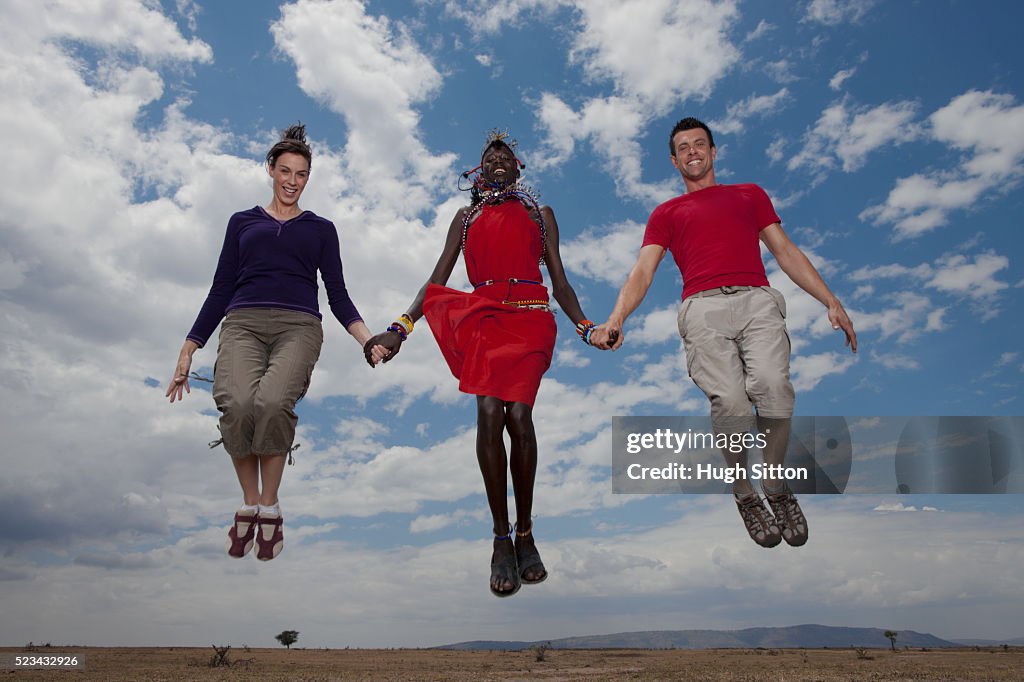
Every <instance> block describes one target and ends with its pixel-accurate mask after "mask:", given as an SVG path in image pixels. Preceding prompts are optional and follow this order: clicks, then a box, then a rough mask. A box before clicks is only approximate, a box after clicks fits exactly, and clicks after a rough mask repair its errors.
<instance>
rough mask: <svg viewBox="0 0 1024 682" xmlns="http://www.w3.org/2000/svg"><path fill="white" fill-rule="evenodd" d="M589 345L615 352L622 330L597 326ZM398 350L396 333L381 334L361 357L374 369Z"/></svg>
mask: <svg viewBox="0 0 1024 682" xmlns="http://www.w3.org/2000/svg"><path fill="white" fill-rule="evenodd" d="M590 345H591V346H594V347H595V348H599V349H600V350H609V349H610V350H616V349H618V348H619V347H620V346H621V345H622V330H621V329H620V328H619V327H617V326H610V325H609V324H608V323H607V322H606V323H605V324H601V325H598V326H596V327H594V330H593V331H592V332H590ZM400 350H402V337H401V335H400V334H398V332H381V333H380V334H377V335H376V336H372V337H370V338H369V339H368V340H367V341H366V343H364V344H363V357H364V358H366V364H368V365H369V366H370V367H376V366H377V365H378V364H380V363H388V362H391V360H392V359H394V357H395V356H396V355H398V352H399V351H400Z"/></svg>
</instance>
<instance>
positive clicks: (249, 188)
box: [0, 0, 1024, 646]
mask: <svg viewBox="0 0 1024 682" xmlns="http://www.w3.org/2000/svg"><path fill="white" fill-rule="evenodd" d="M467 6H469V4H467V3H456V2H444V1H441V0H436V1H433V2H418V3H400V2H369V3H360V2H356V1H354V0H339V1H335V2H310V1H306V0H302V1H299V2H294V3H286V4H279V3H270V2H261V3H242V2H223V3H200V2H193V1H191V0H176V1H171V0H166V1H164V2H162V3H161V2H137V3H133V2H127V1H120V2H118V1H114V0H107V1H103V0H92V1H89V2H71V1H70V0H68V1H66V2H52V3H47V4H45V5H39V4H38V3H34V2H30V1H29V0H21V1H13V2H7V3H4V7H3V9H0V38H2V40H0V84H2V85H3V88H4V92H5V98H4V100H3V102H2V103H0V138H2V140H3V143H4V144H3V148H4V149H6V150H7V157H6V163H7V164H8V166H7V171H8V173H7V179H8V181H7V182H4V183H0V201H2V205H3V206H4V207H5V209H6V210H5V211H4V217H3V218H0V221H2V225H3V229H2V231H0V311H2V315H0V319H2V320H3V329H4V332H5V333H4V335H3V338H4V341H3V345H4V352H3V353H2V354H0V368H2V371H0V386H2V388H3V391H4V394H5V398H4V405H5V409H4V410H2V411H0V424H2V426H3V432H4V434H5V436H6V441H7V447H5V448H4V451H3V453H2V454H0V458H2V461H3V463H4V467H5V476H4V477H3V478H2V480H0V510H2V511H3V514H4V518H5V522H4V523H3V524H0V527H2V528H3V530H2V531H0V546H2V552H0V555H2V558H0V581H2V582H3V590H2V591H0V610H2V612H3V613H4V618H3V619H2V622H0V644H7V645H17V644H23V643H25V642H27V641H29V640H32V641H51V642H54V643H57V642H61V643H64V642H67V643H80V644H107V645H114V644H122V645H144V644H153V645H180V644H199V645H205V644H208V643H209V642H211V641H216V642H230V643H234V644H242V643H248V644H249V645H252V646H260V645H264V646H270V645H273V644H274V642H273V635H274V634H276V633H277V632H280V631H281V630H282V629H296V630H299V631H300V632H302V640H301V643H302V644H305V645H307V646H347V645H351V646H429V645H436V644H442V643H447V642H452V641H459V640H465V639H477V638H480V639H543V638H554V637H561V636H571V635H585V634H599V633H607V632H616V631H624V630H639V629H674V628H741V627H749V626H761V625H792V624H799V623H806V622H815V623H824V624H831V625H853V626H873V627H887V628H893V629H897V630H899V629H915V630H919V631H930V632H933V633H934V634H937V635H939V636H944V637H992V638H999V637H1014V636H1021V635H1022V634H1024V633H1022V632H1021V631H1020V626H1019V613H1020V610H1021V607H1022V602H1021V595H1022V594H1024V578H1022V577H1021V575H1020V572H1019V571H1014V570H1012V568H1013V567H1015V566H1019V565H1021V563H1022V560H1024V532H1022V530H1021V527H1022V524H1021V523H1020V520H1021V516H1022V512H1024V502H1022V499H1021V497H1020V496H1018V495H1006V496H996V495H992V496H952V495H947V496H939V495H935V496H913V497H902V498H901V497H897V496H895V495H888V496H887V495H847V496H842V497H839V498H835V497H824V496H822V497H817V498H813V499H812V498H806V499H805V500H804V502H805V504H804V506H805V510H806V511H807V514H808V517H809V520H810V526H811V540H810V542H809V543H808V545H807V546H805V547H803V548H801V549H799V550H792V549H791V548H788V547H785V546H783V547H780V548H776V549H774V550H771V551H766V550H763V549H761V548H759V547H757V546H755V545H754V544H753V543H752V542H750V540H749V539H747V538H746V536H745V533H744V532H743V530H742V527H741V525H740V521H739V519H738V517H737V514H736V511H735V508H734V506H733V505H732V503H731V501H730V500H729V498H728V497H726V496H720V495H719V496H716V495H711V496H681V495H680V496H673V495H661V496H652V497H642V496H624V495H613V494H612V493H611V481H610V466H609V464H610V443H611V418H612V416H614V415H673V414H694V415H697V414H704V413H706V410H707V407H706V400H705V399H704V397H703V395H701V394H700V393H699V392H698V391H697V389H696V388H695V387H693V386H692V384H691V383H690V382H689V380H688V378H687V376H686V370H685V367H684V366H683V364H682V357H681V354H680V342H679V339H678V335H677V333H676V331H675V322H674V319H675V307H676V305H677V301H678V296H679V291H680V285H681V282H680V278H679V275H678V272H677V271H676V270H675V269H674V267H673V266H672V263H671V262H670V261H666V262H665V263H664V264H663V265H662V267H661V269H660V270H659V272H658V275H657V277H656V279H655V283H654V286H653V287H652V289H651V292H650V293H649V295H648V297H647V299H646V301H645V303H644V305H643V306H642V307H641V308H640V309H639V310H638V311H637V313H636V314H635V315H634V316H633V317H632V318H631V319H630V321H629V323H628V326H627V328H626V345H625V346H624V347H623V348H622V349H621V350H620V351H618V352H616V353H605V354H600V353H598V352H597V351H594V350H592V349H588V348H586V347H584V346H583V345H582V344H580V343H579V342H578V341H577V340H576V338H575V334H573V332H572V329H571V326H570V325H569V323H568V321H567V319H566V318H565V316H564V315H561V314H559V316H558V321H559V341H558V343H557V347H556V356H555V361H554V364H553V366H552V368H551V370H550V372H549V373H548V375H547V377H546V379H545V382H544V384H543V385H542V387H541V391H540V395H539V398H538V402H537V406H536V412H535V421H536V424H537V429H538V435H539V440H540V448H541V454H540V457H541V469H540V472H539V475H538V486H537V499H536V507H535V512H536V518H537V534H538V538H539V541H540V543H541V544H540V547H541V550H542V552H543V553H544V557H545V560H546V562H547V564H548V567H549V569H550V570H551V579H549V580H548V581H547V582H546V583H544V585H542V586H539V587H534V588H530V589H524V590H523V591H522V592H521V593H520V594H519V595H517V596H516V597H515V598H514V599H510V600H501V601H499V600H496V599H494V598H493V597H491V596H490V595H489V594H488V592H487V589H486V582H487V575H488V565H487V564H488V560H489V534H488V532H489V528H490V526H489V520H488V518H487V514H486V504H485V501H484V498H483V495H482V492H483V490H482V488H483V487H482V484H481V481H480V476H479V473H478V471H477V468H476V462H475V457H474V454H473V439H474V408H473V401H472V399H471V398H470V397H467V396H464V395H462V394H460V393H459V392H458V390H457V388H456V382H455V380H454V379H453V378H452V377H451V376H450V374H449V372H448V370H447V367H446V366H445V365H444V362H443V360H442V358H441V356H440V354H439V353H438V351H437V348H436V345H435V344H434V342H433V339H432V338H431V336H430V333H429V331H428V330H427V329H426V327H425V325H424V326H422V327H421V328H418V329H417V330H416V332H415V334H414V335H413V337H412V338H411V339H410V342H409V343H407V344H406V347H405V348H404V349H403V350H402V354H401V356H400V357H398V358H397V359H396V360H395V361H394V362H393V363H391V364H389V365H387V366H386V367H382V368H378V369H376V370H373V371H371V370H370V369H369V368H368V367H367V366H366V365H365V364H363V362H362V359H361V355H360V352H359V349H358V347H357V346H356V344H354V343H353V342H352V340H351V339H350V338H349V337H348V336H347V335H346V334H345V333H344V331H343V330H342V329H341V328H340V326H339V325H337V324H336V323H335V321H334V320H333V319H330V318H329V317H328V319H326V320H325V332H326V344H325V348H324V352H323V354H322V356H321V361H320V363H319V365H318V367H317V370H316V372H315V374H314V379H313V384H312V386H311V389H310V393H309V395H308V397H307V398H306V399H305V400H304V401H303V403H302V404H301V409H300V417H301V423H300V430H299V436H298V441H299V442H301V443H302V447H301V448H300V450H299V451H298V453H297V455H298V458H297V463H296V465H295V466H294V467H289V468H288V470H287V471H286V478H285V482H284V486H283V490H282V505H283V509H284V513H285V515H286V518H287V519H288V530H287V538H288V545H287V548H286V550H285V553H284V554H283V555H282V556H281V557H280V558H279V559H278V560H275V561H274V562H271V563H269V564H261V563H259V562H257V561H255V560H246V561H240V562H234V561H230V560H229V559H228V558H227V557H226V556H224V550H223V535H224V532H225V531H224V529H225V527H226V524H227V521H228V518H229V515H230V513H231V511H232V510H233V509H234V508H235V506H236V505H237V504H238V497H239V495H238V491H237V484H236V483H235V481H234V478H233V474H232V473H231V469H230V466H229V463H228V462H227V460H226V455H225V454H224V453H223V451H221V450H215V451H210V450H208V449H207V448H206V443H207V441H210V440H212V439H213V438H214V437H215V436H216V416H215V410H214V409H213V404H212V400H211V399H210V397H209V393H208V392H207V391H206V390H205V389H204V388H203V387H201V386H200V387H197V389H198V390H194V391H193V394H192V396H191V397H190V398H189V399H188V400H186V401H185V402H184V403H183V404H180V405H178V404H176V405H174V406H169V405H167V404H166V402H165V399H164V398H163V388H161V386H162V385H164V384H165V382H166V380H167V377H168V376H169V374H170V372H171V370H172V369H173V362H174V360H175V358H176V355H177V351H178V349H179V347H180V345H181V340H182V338H183V336H184V334H185V333H186V332H187V330H188V329H189V327H190V325H191V324H192V321H193V319H194V317H195V315H196V313H197V311H198V309H199V306H200V305H201V303H202V300H203V297H204V296H205V293H206V290H207V289H208V287H209V282H210V279H211V277H212V273H213V268H214V265H215V263H216V259H217V255H218V250H219V247H220V243H221V241H222V239H223V230H224V225H225V224H226V221H227V218H228V216H230V214H231V213H233V212H234V211H237V210H240V209H244V208H247V207H250V206H252V205H254V204H257V203H260V204H265V203H266V201H267V200H268V199H269V183H268V181H267V178H266V174H265V172H264V171H263V170H262V168H261V166H260V159H261V158H262V156H263V154H264V153H265V151H266V149H267V148H268V147H269V145H270V144H272V142H273V141H274V140H275V138H276V131H277V130H279V129H280V128H282V127H284V126H286V125H288V124H290V123H292V122H294V121H296V120H301V121H303V122H304V123H306V124H307V126H308V131H309V133H310V136H311V139H312V142H313V146H314V153H315V158H314V163H313V173H312V177H311V180H310V184H309V186H308V188H307V190H306V193H305V194H304V196H303V199H302V203H303V206H304V207H305V208H308V209H312V210H314V211H316V212H317V213H319V214H321V215H324V216H326V217H328V218H330V219H331V220H333V221H334V222H335V223H336V225H337V226H338V229H339V233H340V235H341V243H342V253H343V259H344V263H345V272H346V277H347V280H348V284H349V289H350V291H351V292H352V295H353V298H354V300H355V302H356V304H357V305H358V306H359V308H360V310H361V312H362V314H363V316H364V317H365V318H366V320H367V322H368V324H370V326H371V327H373V328H382V327H383V326H385V325H387V324H388V323H389V322H390V321H391V320H392V319H393V318H394V316H395V315H397V314H398V313H400V312H402V311H404V310H405V309H406V307H407V306H408V304H409V302H410V300H411V299H412V297H413V296H414V295H415V293H416V291H417V289H418V288H419V286H420V285H421V284H422V282H423V281H424V279H425V278H426V276H427V275H428V274H429V272H430V270H431V268H432V266H433V263H434V261H435V259H436V258H437V255H438V253H439V251H440V248H441V245H442V243H443V239H444V234H445V231H446V229H447V225H448V222H449V221H450V220H451V217H452V215H453V214H454V213H455V211H456V210H457V209H458V207H459V206H461V205H462V204H463V203H464V201H465V195H463V194H461V193H459V192H458V190H457V189H456V179H457V176H458V173H459V172H461V171H462V170H464V169H468V168H471V167H473V166H475V165H476V163H477V158H478V157H477V155H478V154H479V149H480V147H481V144H482V142H483V138H484V135H485V133H486V131H487V130H488V129H490V128H492V127H495V126H499V127H507V128H508V129H509V130H510V131H511V132H512V134H513V136H515V137H516V138H518V140H519V144H520V150H521V152H522V156H523V158H524V160H525V161H526V163H527V168H526V180H527V182H529V183H530V184H531V185H532V186H534V187H535V188H536V189H538V190H539V191H540V193H541V195H542V200H543V201H544V202H545V203H547V204H549V205H551V206H552V207H553V208H554V211H555V213H556V215H557V217H558V221H559V225H560V231H561V236H562V255H563V261H564V262H565V265H566V268H567V270H568V273H569V276H570V279H571V281H572V283H573V284H574V286H575V288H576V291H577V293H578V294H579V296H580V299H581V302H582V303H583V307H584V310H585V311H586V313H587V314H588V316H589V317H591V318H592V319H594V320H598V321H600V320H603V319H604V318H605V316H607V314H608V312H609V311H610V309H611V307H612V305H613V303H614V298H615V295H616V293H617V291H618V287H619V286H620V285H621V283H622V281H623V280H624V279H625V276H626V273H627V272H628V269H629V267H630V265H631V264H632V261H633V259H634V258H635V254H636V250H637V248H638V247H639V244H640V241H641V238H642V233H643V225H644V222H645V221H646V218H647V215H648V214H649V212H650V210H651V209H652V208H653V207H654V206H655V205H657V203H658V202H659V201H662V200H664V199H667V198H669V197H671V196H674V195H675V194H678V193H679V192H680V191H681V190H682V186H681V181H680V179H679V178H678V176H677V175H675V174H674V171H673V169H672V167H671V165H670V163H669V161H668V155H667V144H666V143H667V139H666V138H667V134H668V131H669V130H670V129H671V126H672V124H673V123H674V122H675V120H677V119H678V118H681V117H683V116H686V115H696V116H698V117H701V118H703V119H704V120H706V121H707V122H708V123H709V124H710V125H711V126H712V128H713V129H714V130H715V133H716V142H717V143H718V148H719V151H718V159H717V163H716V168H717V174H718V179H719V181H721V182H757V183H758V184H761V185H762V186H763V187H765V189H766V190H767V191H768V192H769V194H770V196H771V197H772V198H773V200H774V201H775V203H776V207H777V209H778V212H779V214H780V215H781V216H782V219H783V224H784V226H785V229H786V230H787V232H788V233H789V234H790V236H791V237H792V238H793V239H794V241H795V242H796V243H797V244H798V245H799V246H801V248H803V249H804V250H805V252H806V253H807V254H808V255H809V256H810V257H811V259H812V260H813V261H814V262H815V264H816V265H817V266H818V268H819V270H820V271H821V272H822V273H823V275H824V276H825V279H826V281H827V282H828V283H829V284H830V286H831V287H832V288H833V290H834V291H835V292H836V293H837V294H838V295H839V296H840V297H841V298H842V300H843V301H844V303H845V304H846V307H847V309H848V310H849V311H850V314H851V317H852V318H853V321H854V324H855V325H856V327H857V330H858V333H859V337H860V346H861V351H860V352H859V353H858V354H857V356H855V357H854V356H852V355H850V354H849V353H848V352H845V351H844V349H843V347H842V341H841V338H840V337H839V336H838V335H837V334H836V333H833V332H832V330H831V329H830V327H829V326H828V324H827V320H826V318H825V315H824V310H823V308H821V306H820V305H819V304H817V303H816V302H815V301H813V300H812V299H810V298H809V297H807V296H805V295H804V294H802V293H801V292H800V291H799V290H798V289H796V288H795V286H794V285H793V284H792V283H790V282H789V281H788V280H787V279H786V278H785V276H784V275H782V274H781V273H779V272H778V268H777V266H776V265H775V264H774V262H773V261H772V260H771V258H770V256H767V255H766V263H767V268H768V273H769V278H770V279H771V281H772V284H773V285H774V286H775V287H776V288H778V289H780V290H782V291H783V292H784V293H785V294H786V296H787V298H788V301H789V308H790V314H789V318H788V321H789V326H790V331H791V335H792V338H793V346H794V357H793V372H794V381H795V384H796V387H797V390H798V398H797V411H798V413H799V414H803V415H847V416H856V415H864V416H871V415H882V416H886V415H909V416H913V415H986V414H992V415H1013V414H1020V411H1021V407H1020V394H1021V386H1022V378H1024V355H1022V354H1021V352H1020V343H1019V341H1018V340H1017V339H1019V338H1020V337H1021V332H1022V329H1021V321H1020V320H1021V319H1022V312H1024V310H1022V303H1021V293H1020V292H1021V289H1022V286H1024V272H1022V268H1021V263H1020V256H1019V254H1020V244H1021V238H1020V236H1019V228H1020V217H1019V216H1021V215H1022V214H1024V210H1022V209H1024V199H1022V194H1021V191H1020V188H1021V184H1020V183H1021V177H1022V172H1024V102H1022V97H1024V83H1022V76H1021V71H1020V69H1021V66H1022V59H1021V50H1020V48H1019V41H1018V40H1017V39H1016V36H1015V35H1012V33H1013V32H1014V31H1015V30H1016V27H1018V26H1019V25H1020V23H1021V19H1022V17H1021V13H1022V10H1020V9H1019V8H1018V7H1017V6H1016V5H1015V4H1012V3H995V2H992V3H980V4H979V3H973V4H969V3H966V2H956V1H949V2H942V3H924V2H916V3H915V2H886V1H884V0H880V1H878V2H846V1H845V0H813V1H811V2H794V3H787V4H785V5H783V4H776V3H771V4H769V3H754V2H731V1H722V2H704V1H701V2H697V1H693V2H677V1H670V0H649V1H644V2H597V1H586V2H577V3H571V2H560V1H559V0H510V1H509V2H506V3H503V4H500V5H495V6H494V7H492V8H489V9H487V10H484V11H480V12H476V13H470V11H469V10H467V9H466V7H467ZM1014 45H1018V47H1013V46H1014ZM451 283H452V284H453V285H455V286H464V285H465V284H466V279H465V274H464V271H463V270H462V266H461V265H460V266H459V267H457V269H456V273H455V274H454V275H453V278H452V282H451ZM321 307H322V309H324V310H326V306H325V305H323V304H322V306H321ZM213 360H214V352H213V349H206V350H204V351H201V352H200V353H199V354H198V355H197V356H196V366H197V367H198V368H201V369H203V370H204V371H206V372H209V371H210V368H211V367H212V364H213ZM854 466H855V467H856V461H855V464H854ZM923 567H927V568H928V570H927V571H925V570H924V569H923ZM439 614H440V615H439Z"/></svg>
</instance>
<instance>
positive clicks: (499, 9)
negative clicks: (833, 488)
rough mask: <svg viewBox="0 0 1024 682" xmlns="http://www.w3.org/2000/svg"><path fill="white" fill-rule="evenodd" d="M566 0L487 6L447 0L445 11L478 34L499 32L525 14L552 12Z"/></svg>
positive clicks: (515, 1) (513, 0) (515, 0)
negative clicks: (469, 5) (470, 5)
mask: <svg viewBox="0 0 1024 682" xmlns="http://www.w3.org/2000/svg"><path fill="white" fill-rule="evenodd" d="M567 4H570V3H567V2H566V0H508V1H507V2H503V3H501V4H500V5H489V6H486V7H482V6H473V7H471V8H468V9H467V7H466V4H465V3H464V2H458V0H447V2H445V5H444V8H445V11H446V12H447V13H448V14H450V15H451V16H453V17H456V18H458V19H461V20H463V21H465V22H466V24H467V25H468V26H469V28H470V30H472V31H473V32H474V33H475V34H478V35H486V34H491V33H497V32H499V31H500V30H501V29H502V27H503V26H504V25H505V24H511V25H513V26H515V25H518V24H519V23H520V22H521V20H522V17H523V15H526V14H529V13H530V12H534V11H536V12H538V13H540V14H542V15H545V14H550V13H552V12H554V11H555V10H557V9H558V8H559V7H560V6H563V5H567Z"/></svg>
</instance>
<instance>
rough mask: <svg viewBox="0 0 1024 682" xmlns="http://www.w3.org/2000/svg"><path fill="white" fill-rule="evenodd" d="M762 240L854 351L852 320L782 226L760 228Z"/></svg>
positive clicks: (854, 333)
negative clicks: (821, 307) (840, 330)
mask: <svg viewBox="0 0 1024 682" xmlns="http://www.w3.org/2000/svg"><path fill="white" fill-rule="evenodd" d="M761 241H763V242H764V244H765V246H767V247H768V250H769V251H771V252H772V255H773V256H775V260H777V261H778V262H779V267H780V268H782V271H783V272H784V273H786V275H787V276H788V277H789V278H790V279H791V280H793V283H794V284H796V285H797V286H798V287H800V288H801V289H803V290H804V291H806V292H807V293H808V294H810V295H811V296H813V297H814V298H816V299H817V300H818V301H819V302H821V304H822V305H824V306H825V307H826V308H828V321H829V322H830V323H831V324H832V328H833V329H842V330H843V333H844V334H846V345H847V346H849V347H850V350H851V351H853V352H854V353H856V352H857V333H856V332H855V331H854V330H853V322H851V321H850V317H849V316H848V315H847V314H846V310H845V309H844V308H843V304H842V303H841V302H840V301H839V298H838V297H836V295H835V294H833V293H832V291H831V290H830V289H829V288H828V285H827V284H825V280H823V279H822V278H821V275H820V274H819V273H818V271H817V269H815V267H814V265H812V264H811V261H810V260H808V259H807V256H806V255H805V254H804V252H803V251H801V250H800V248H799V247H798V246H797V245H796V244H794V243H793V242H792V240H790V238H789V237H788V236H787V235H786V233H785V232H784V231H783V230H782V225H780V224H779V223H773V224H771V225H769V226H768V227H766V228H764V229H763V230H761Z"/></svg>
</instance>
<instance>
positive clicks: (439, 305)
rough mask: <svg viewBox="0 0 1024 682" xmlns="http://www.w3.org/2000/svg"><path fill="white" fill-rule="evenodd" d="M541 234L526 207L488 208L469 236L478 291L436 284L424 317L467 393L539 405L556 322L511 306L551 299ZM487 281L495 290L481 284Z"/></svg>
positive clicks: (469, 260) (469, 264)
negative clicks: (542, 269)
mask: <svg viewBox="0 0 1024 682" xmlns="http://www.w3.org/2000/svg"><path fill="white" fill-rule="evenodd" d="M542 253H543V243H542V240H541V233H540V229H539V228H538V227H537V224H536V223H535V222H533V220H532V219H531V218H530V214H529V213H528V212H527V210H526V208H525V207H524V206H523V204H521V203H520V202H519V201H517V200H515V199H511V200H508V201H505V202H503V203H500V204H497V205H493V206H492V205H487V206H484V208H483V211H482V212H481V213H480V215H479V216H477V218H476V220H475V221H474V222H473V223H472V224H471V225H470V227H469V230H468V232H467V234H466V242H465V250H464V254H463V255H464V256H465V259H466V271H467V272H468V273H469V281H470V282H471V283H473V285H474V286H475V287H476V288H475V289H474V290H473V291H472V292H471V293H466V292H463V291H457V290H455V289H450V288H448V287H442V286H439V285H437V284H430V285H429V286H428V287H427V291H426V293H425V295H424V297H423V314H424V316H425V317H426V318H427V323H428V324H429V325H430V331H432V332H433V333H434V338H435V339H437V344H438V346H440V348H441V353H442V354H443V355H444V359H445V360H446V361H447V362H448V367H449V368H451V370H452V374H454V375H455V377H456V378H457V379H458V380H459V390H460V391H462V392H463V393H473V394H475V395H486V396H493V397H495V398H500V399H501V400H505V401H513V402H519V403H526V404H527V405H530V406H531V407H532V406H533V403H534V401H535V400H536V398H537V389H538V388H539V387H540V379H541V376H543V374H544V372H545V371H547V368H548V367H550V366H551V355H552V352H553V351H554V348H555V328H556V325H555V319H554V315H552V314H551V312H550V311H548V310H538V309H528V308H522V307H517V306H515V305H512V304H511V303H506V302H505V301H543V302H547V301H548V291H547V288H546V287H545V286H544V285H543V284H531V283H527V282H521V281H520V282H510V281H509V280H510V279H513V278H514V279H516V280H531V281H532V282H538V283H539V282H542V281H543V277H542V275H541V272H540V265H539V260H540V257H541V254H542ZM488 280H494V282H493V283H492V284H485V285H483V286H478V285H480V284H481V283H483V282H487V281H488Z"/></svg>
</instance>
